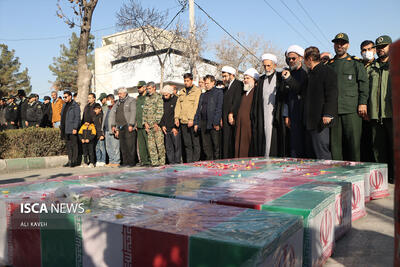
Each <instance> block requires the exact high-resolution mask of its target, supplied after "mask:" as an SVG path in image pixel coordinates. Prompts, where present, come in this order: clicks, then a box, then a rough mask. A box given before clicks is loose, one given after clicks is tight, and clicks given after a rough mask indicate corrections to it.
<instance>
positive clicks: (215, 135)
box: [200, 121, 220, 160]
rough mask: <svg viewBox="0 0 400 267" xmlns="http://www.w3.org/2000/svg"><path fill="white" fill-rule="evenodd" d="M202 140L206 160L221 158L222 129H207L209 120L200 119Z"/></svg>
mask: <svg viewBox="0 0 400 267" xmlns="http://www.w3.org/2000/svg"><path fill="white" fill-rule="evenodd" d="M200 129H201V132H200V134H201V141H202V144H203V151H204V154H205V155H206V160H213V159H219V158H220V131H217V130H215V129H214V128H212V129H207V122H206V121H200Z"/></svg>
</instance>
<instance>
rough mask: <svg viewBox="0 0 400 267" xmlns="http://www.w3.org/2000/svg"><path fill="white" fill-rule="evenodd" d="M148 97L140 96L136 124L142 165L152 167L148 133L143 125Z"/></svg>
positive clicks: (137, 102) (137, 104)
mask: <svg viewBox="0 0 400 267" xmlns="http://www.w3.org/2000/svg"><path fill="white" fill-rule="evenodd" d="M146 98H147V95H139V96H138V97H137V100H136V123H137V138H138V148H139V157H140V163H141V165H150V157H149V150H148V148H147V147H148V144H147V142H148V140H147V133H146V130H145V129H144V123H143V107H144V103H145V101H146Z"/></svg>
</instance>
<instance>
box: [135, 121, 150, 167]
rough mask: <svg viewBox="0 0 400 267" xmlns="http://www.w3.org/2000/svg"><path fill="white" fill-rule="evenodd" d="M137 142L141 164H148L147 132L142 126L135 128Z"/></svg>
mask: <svg viewBox="0 0 400 267" xmlns="http://www.w3.org/2000/svg"><path fill="white" fill-rule="evenodd" d="M137 143H138V146H139V157H140V163H141V164H142V165H150V155H149V149H148V145H147V143H148V139H147V132H146V130H145V129H144V128H142V129H139V128H138V129H137Z"/></svg>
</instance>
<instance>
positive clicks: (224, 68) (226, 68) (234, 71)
mask: <svg viewBox="0 0 400 267" xmlns="http://www.w3.org/2000/svg"><path fill="white" fill-rule="evenodd" d="M222 72H226V73H229V74H233V75H236V70H235V69H234V68H232V67H231V66H224V67H223V68H222Z"/></svg>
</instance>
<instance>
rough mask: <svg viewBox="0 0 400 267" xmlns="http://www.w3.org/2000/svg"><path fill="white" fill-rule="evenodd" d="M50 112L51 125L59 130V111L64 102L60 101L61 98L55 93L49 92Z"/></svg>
mask: <svg viewBox="0 0 400 267" xmlns="http://www.w3.org/2000/svg"><path fill="white" fill-rule="evenodd" d="M51 98H52V100H53V101H52V102H51V110H52V117H51V122H52V123H53V127H54V128H60V121H61V110H62V108H63V105H64V101H62V98H61V97H58V95H57V92H56V91H53V92H51Z"/></svg>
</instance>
